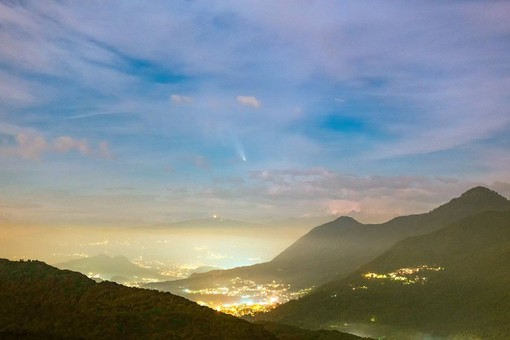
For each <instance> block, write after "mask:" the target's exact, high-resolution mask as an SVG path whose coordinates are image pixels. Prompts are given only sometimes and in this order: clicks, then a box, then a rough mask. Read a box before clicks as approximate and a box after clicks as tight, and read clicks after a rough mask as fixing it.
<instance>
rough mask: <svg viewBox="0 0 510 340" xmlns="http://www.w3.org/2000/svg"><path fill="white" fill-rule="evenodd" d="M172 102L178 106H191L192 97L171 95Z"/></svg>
mask: <svg viewBox="0 0 510 340" xmlns="http://www.w3.org/2000/svg"><path fill="white" fill-rule="evenodd" d="M170 101H171V102H172V103H176V104H189V103H191V97H189V96H183V95H180V94H172V95H170Z"/></svg>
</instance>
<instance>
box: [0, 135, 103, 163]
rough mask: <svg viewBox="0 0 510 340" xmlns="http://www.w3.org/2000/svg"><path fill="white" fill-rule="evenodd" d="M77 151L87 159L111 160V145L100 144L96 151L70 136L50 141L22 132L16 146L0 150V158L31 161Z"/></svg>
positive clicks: (86, 143)
mask: <svg viewBox="0 0 510 340" xmlns="http://www.w3.org/2000/svg"><path fill="white" fill-rule="evenodd" d="M72 151H77V152H78V153H80V154H81V155H83V156H86V157H100V158H111V157H112V154H111V151H110V148H109V144H108V143H107V142H105V141H101V142H99V144H98V146H97V148H96V149H93V148H91V147H90V145H89V143H88V141H87V140H86V139H80V140H78V139H74V138H72V137H69V136H60V137H57V138H55V139H53V140H50V141H48V140H47V139H46V138H45V137H44V136H42V135H40V134H37V133H26V132H20V133H17V134H16V135H15V136H14V145H10V146H4V147H1V148H0V156H4V157H19V158H24V159H30V160H39V159H41V158H42V156H43V155H44V154H45V153H51V152H56V153H63V154H66V153H69V152H72Z"/></svg>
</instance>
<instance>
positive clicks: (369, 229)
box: [150, 187, 510, 298]
mask: <svg viewBox="0 0 510 340" xmlns="http://www.w3.org/2000/svg"><path fill="white" fill-rule="evenodd" d="M507 209H510V202H509V201H508V200H507V199H506V198H504V197H502V196H501V195H499V194H498V193H496V192H494V191H491V190H489V189H487V188H483V187H476V188H473V189H471V190H469V191H467V192H465V193H464V194H463V195H462V196H460V197H458V198H455V199H453V200H451V201H450V202H448V203H446V204H444V205H442V206H440V207H438V208H436V209H434V210H432V211H431V212H429V213H425V214H419V215H410V216H402V217H397V218H395V219H392V220H390V221H388V222H386V223H382V224H373V225H364V224H361V223H359V222H357V221H355V220H354V219H352V218H350V217H340V218H339V219H337V220H335V221H332V222H330V223H326V224H324V225H321V226H318V227H316V228H314V229H313V230H311V231H310V232H309V233H307V234H306V235H304V236H303V237H301V238H300V239H298V240H297V241H296V242H295V243H294V244H292V245H291V246H290V247H288V248H287V249H285V250H284V251H283V252H282V253H280V254H279V255H278V256H276V257H275V258H274V259H273V260H272V261H270V262H266V263H262V264H257V265H254V266H247V267H240V268H234V269H230V270H225V271H213V272H210V273H204V274H196V275H192V276H191V277H190V278H189V279H186V280H178V281H173V282H163V283H155V284H151V285H150V287H151V288H156V289H161V290H167V291H171V292H175V293H177V294H183V292H182V287H187V288H201V287H202V288H203V287H208V286H209V287H210V286H213V285H216V284H217V285H221V284H225V283H228V281H229V280H230V279H232V278H235V277H241V278H243V279H250V280H254V281H257V282H263V281H271V280H282V281H285V282H287V283H289V284H291V286H292V288H294V289H299V288H305V287H310V286H312V285H319V284H324V283H326V282H329V281H331V280H334V279H338V278H342V277H345V276H346V275H348V274H349V273H350V272H352V271H353V270H355V269H356V268H357V267H359V266H360V265H362V264H363V263H366V262H368V261H370V260H372V259H373V258H375V257H377V256H378V255H380V254H381V253H383V252H384V251H385V250H387V249H389V248H390V247H391V246H392V245H393V244H395V243H396V242H397V241H399V240H402V239H404V238H406V237H408V236H413V235H420V234H426V233H428V232H431V231H434V230H438V229H440V228H443V227H445V226H446V225H448V224H449V223H451V222H454V221H457V220H459V219H461V218H463V217H466V216H470V215H473V214H476V213H478V212H482V211H488V210H507ZM190 298H192V297H190Z"/></svg>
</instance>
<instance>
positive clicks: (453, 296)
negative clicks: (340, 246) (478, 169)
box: [259, 191, 510, 339]
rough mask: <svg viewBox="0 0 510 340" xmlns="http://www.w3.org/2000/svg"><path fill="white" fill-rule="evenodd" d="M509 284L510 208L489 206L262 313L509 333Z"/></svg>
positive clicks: (392, 331) (357, 324)
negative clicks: (501, 209)
mask: <svg viewBox="0 0 510 340" xmlns="http://www.w3.org/2000/svg"><path fill="white" fill-rule="evenodd" d="M472 194H475V197H479V196H478V193H477V192H476V191H475V192H469V193H468V195H472ZM464 197H465V196H464ZM461 199H462V197H461ZM508 287H510V212H508V211H506V212H484V213H480V214H477V215H475V216H470V217H467V218H465V219H463V220H461V221H458V222H455V223H453V224H451V225H449V226H448V227H446V228H444V229H441V230H438V231H435V232H432V233H430V234H427V235H422V236H415V237H411V238H408V239H406V240H403V241H400V242H399V243H397V244H396V245H395V246H393V247H392V248H391V249H389V250H388V251H386V252H385V253H384V254H382V255H381V256H379V257H378V258H376V259H374V260H373V261H371V262H369V263H368V264H366V265H364V266H362V267H361V268H360V269H358V270H356V271H355V272H354V273H352V274H351V275H349V276H348V277H347V278H345V279H342V280H337V281H333V282H331V283H329V284H326V285H324V286H322V287H320V288H318V289H317V290H316V291H315V292H313V293H311V294H310V295H308V296H305V297H303V298H302V299H300V300H298V301H291V302H289V303H287V304H285V305H282V306H280V307H278V308H277V309H276V310H274V311H272V312H270V313H268V314H264V315H261V316H259V317H260V318H262V319H267V320H272V321H278V322H283V323H290V324H294V325H300V326H309V327H317V326H320V327H329V326H336V327H337V329H340V330H346V331H349V330H350V331H354V332H356V330H357V329H364V331H366V332H368V333H365V334H370V335H371V336H383V335H385V336H388V335H390V336H393V337H395V338H401V337H404V336H408V335H409V334H417V332H421V333H420V334H424V333H429V334H430V333H432V334H439V335H443V336H446V335H458V336H461V337H467V336H470V335H476V336H480V337H482V338H483V339H488V338H494V339H508V338H510V293H509V289H508ZM312 310H313V313H310V311H312ZM345 325H347V326H345Z"/></svg>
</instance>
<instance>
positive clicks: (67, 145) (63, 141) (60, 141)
mask: <svg viewBox="0 0 510 340" xmlns="http://www.w3.org/2000/svg"><path fill="white" fill-rule="evenodd" d="M53 145H54V147H55V150H56V151H57V152H61V153H67V152H69V151H71V150H77V151H78V152H80V153H81V154H82V155H84V156H90V154H91V150H90V147H89V144H88V142H87V141H86V140H84V139H82V140H76V139H73V138H71V137H69V136H62V137H58V138H57V139H55V141H54V143H53Z"/></svg>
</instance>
